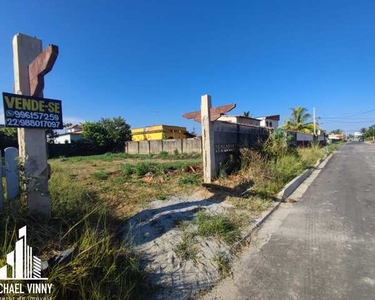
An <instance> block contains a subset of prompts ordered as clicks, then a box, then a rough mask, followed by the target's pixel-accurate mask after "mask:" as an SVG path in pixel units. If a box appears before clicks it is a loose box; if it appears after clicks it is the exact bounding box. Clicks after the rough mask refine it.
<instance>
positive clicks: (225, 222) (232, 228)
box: [196, 211, 240, 244]
mask: <svg viewBox="0 0 375 300" xmlns="http://www.w3.org/2000/svg"><path fill="white" fill-rule="evenodd" d="M196 223H197V225H198V228H197V232H196V234H197V235H200V236H206V237H208V236H214V237H216V238H218V239H221V240H223V241H225V242H226V243H228V244H233V243H235V242H236V241H238V240H239V238H240V229H239V224H238V223H237V222H234V220H231V219H230V218H229V217H228V216H225V215H223V214H218V215H209V214H208V213H206V212H204V211H199V212H198V213H197V216H196Z"/></svg>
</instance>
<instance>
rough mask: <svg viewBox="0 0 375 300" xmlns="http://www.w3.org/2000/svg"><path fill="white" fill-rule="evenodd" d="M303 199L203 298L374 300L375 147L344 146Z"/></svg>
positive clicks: (279, 215)
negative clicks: (231, 275) (231, 273)
mask: <svg viewBox="0 0 375 300" xmlns="http://www.w3.org/2000/svg"><path fill="white" fill-rule="evenodd" d="M301 188H303V187H301ZM304 188H305V189H306V187H304ZM299 198H300V200H299V201H298V202H296V203H293V204H288V203H285V204H282V206H281V207H280V209H279V210H278V211H277V212H276V213H275V214H274V215H273V216H272V217H271V218H270V219H269V220H268V221H267V222H266V223H265V224H264V225H263V227H262V228H261V229H260V230H259V232H258V235H257V236H256V237H254V238H253V241H252V244H251V246H250V247H249V249H247V250H246V251H245V252H244V253H242V254H241V256H240V258H239V260H238V261H237V262H236V263H235V264H234V265H233V277H232V278H227V279H225V280H223V281H222V282H221V283H220V284H219V286H218V287H216V288H214V289H213V290H212V291H211V292H210V293H208V294H207V295H205V296H204V297H202V298H203V299H223V300H224V299H225V300H227V299H267V300H269V299H277V300H279V299H353V300H354V299H355V300H357V299H375V148H374V147H373V146H370V145H367V144H364V143H349V144H346V145H344V146H342V147H340V150H339V152H338V153H337V154H335V155H334V157H333V158H332V159H331V160H330V161H329V162H328V164H327V165H326V167H325V168H324V169H323V170H321V173H320V174H319V175H318V176H317V178H316V179H315V181H313V182H312V183H311V185H310V186H309V187H308V189H307V191H306V193H305V194H304V195H300V196H299ZM297 200H298V199H297Z"/></svg>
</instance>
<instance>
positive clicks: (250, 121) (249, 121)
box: [217, 115, 260, 126]
mask: <svg viewBox="0 0 375 300" xmlns="http://www.w3.org/2000/svg"><path fill="white" fill-rule="evenodd" d="M217 120H218V121H223V122H229V123H234V124H244V125H253V126H260V121H259V120H258V119H254V118H251V117H245V116H228V115H222V116H220V118H219V119H217Z"/></svg>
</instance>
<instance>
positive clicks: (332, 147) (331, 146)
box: [326, 142, 342, 153]
mask: <svg viewBox="0 0 375 300" xmlns="http://www.w3.org/2000/svg"><path fill="white" fill-rule="evenodd" d="M341 145H342V142H335V143H331V144H329V145H328V146H327V147H326V149H327V152H328V153H333V152H335V151H336V150H337V148H338V147H339V146H341Z"/></svg>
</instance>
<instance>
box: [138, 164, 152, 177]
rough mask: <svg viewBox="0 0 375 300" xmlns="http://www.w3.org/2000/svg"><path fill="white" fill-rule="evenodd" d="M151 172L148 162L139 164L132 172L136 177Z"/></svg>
mask: <svg viewBox="0 0 375 300" xmlns="http://www.w3.org/2000/svg"><path fill="white" fill-rule="evenodd" d="M150 171H151V163H150V162H139V163H137V164H136V165H135V167H134V172H135V174H136V175H137V176H143V175H145V174H146V173H147V172H150Z"/></svg>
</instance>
